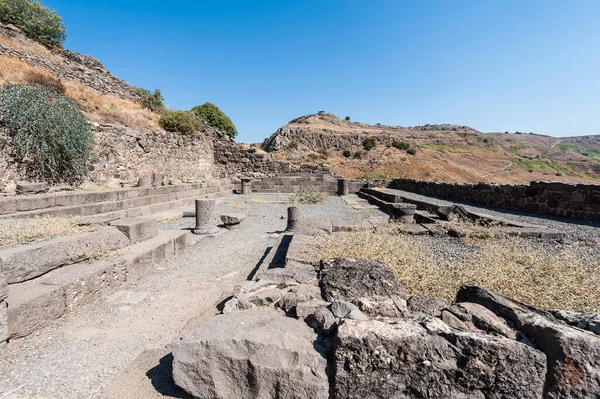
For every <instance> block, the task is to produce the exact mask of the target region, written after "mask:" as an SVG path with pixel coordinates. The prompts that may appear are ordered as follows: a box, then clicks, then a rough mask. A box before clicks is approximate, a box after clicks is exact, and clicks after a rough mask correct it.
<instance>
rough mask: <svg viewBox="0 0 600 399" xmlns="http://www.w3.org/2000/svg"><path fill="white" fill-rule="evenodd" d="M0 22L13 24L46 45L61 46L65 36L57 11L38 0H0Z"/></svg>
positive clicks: (50, 46)
mask: <svg viewBox="0 0 600 399" xmlns="http://www.w3.org/2000/svg"><path fill="white" fill-rule="evenodd" d="M0 22H2V23H4V24H13V25H15V26H16V27H18V28H20V29H21V30H22V31H23V33H24V34H25V35H26V36H27V37H29V38H31V39H33V40H35V41H38V42H40V43H41V44H43V45H44V46H46V47H49V48H54V47H62V44H63V42H64V41H65V39H66V38H67V35H66V34H65V30H66V29H65V25H64V24H63V21H62V18H61V17H60V16H59V15H58V13H57V12H56V11H55V10H54V9H52V8H49V7H46V6H44V5H43V4H42V3H41V2H39V1H34V0H0Z"/></svg>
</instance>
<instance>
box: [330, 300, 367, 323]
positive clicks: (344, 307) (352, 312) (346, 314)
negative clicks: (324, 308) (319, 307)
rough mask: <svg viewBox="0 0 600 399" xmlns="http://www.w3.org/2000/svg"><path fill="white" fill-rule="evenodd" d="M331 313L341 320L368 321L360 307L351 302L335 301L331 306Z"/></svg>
mask: <svg viewBox="0 0 600 399" xmlns="http://www.w3.org/2000/svg"><path fill="white" fill-rule="evenodd" d="M329 309H330V310H331V313H333V315H334V316H335V317H337V318H340V319H351V320H366V319H367V318H366V317H365V315H364V314H363V313H362V312H361V311H360V309H359V308H358V306H356V305H354V304H353V303H350V302H344V301H335V302H333V303H332V304H331V306H329Z"/></svg>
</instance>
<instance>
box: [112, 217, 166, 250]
mask: <svg viewBox="0 0 600 399" xmlns="http://www.w3.org/2000/svg"><path fill="white" fill-rule="evenodd" d="M110 225H111V226H115V227H116V228H117V229H119V230H120V231H121V232H122V233H123V234H125V235H126V236H127V238H129V241H130V242H131V244H135V243H138V242H141V241H144V240H147V239H149V238H152V237H155V236H156V235H157V234H158V225H157V224H156V220H154V219H152V218H127V219H119V220H115V221H114V222H111V223H110Z"/></svg>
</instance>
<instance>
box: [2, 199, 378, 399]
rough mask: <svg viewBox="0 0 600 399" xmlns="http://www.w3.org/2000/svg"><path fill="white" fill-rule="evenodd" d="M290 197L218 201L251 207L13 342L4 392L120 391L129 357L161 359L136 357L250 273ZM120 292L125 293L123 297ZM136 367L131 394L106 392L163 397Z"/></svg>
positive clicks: (308, 208)
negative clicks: (226, 226)
mask: <svg viewBox="0 0 600 399" xmlns="http://www.w3.org/2000/svg"><path fill="white" fill-rule="evenodd" d="M288 198H289V196H279V197H277V196H265V195H256V196H252V197H242V196H232V197H228V198H225V199H222V200H219V201H218V213H220V214H222V213H243V214H246V215H248V218H247V219H246V220H245V221H244V222H243V223H242V224H241V225H240V227H239V228H238V229H235V230H224V232H223V233H222V234H220V235H218V236H216V237H212V238H204V239H202V240H200V241H199V242H198V243H197V244H196V245H194V246H191V247H189V248H187V249H186V250H185V251H184V252H182V253H179V254H178V255H176V256H174V257H172V258H170V259H169V260H167V262H164V263H162V264H157V265H155V267H154V268H153V269H152V270H150V271H149V272H148V273H146V274H145V275H143V276H142V277H141V278H139V279H138V280H135V281H128V282H126V283H125V284H123V285H122V286H120V287H119V292H118V293H116V294H115V293H107V294H106V295H105V297H103V298H100V299H98V300H97V301H96V302H95V303H93V304H91V305H89V306H84V307H81V308H79V309H77V310H76V311H74V312H72V313H69V314H67V315H65V316H63V317H62V318H61V319H59V320H57V321H56V322H55V323H54V324H53V325H51V326H50V327H47V328H46V329H44V330H41V331H39V332H37V333H35V334H33V335H32V336H29V337H26V338H24V339H21V340H14V341H12V342H11V343H10V344H9V345H8V346H7V348H6V352H5V353H2V354H0V398H2V399H8V398H10V399H24V398H28V399H29V398H35V399H41V398H89V397H93V398H97V397H100V396H101V395H102V391H103V390H104V389H106V387H107V386H108V387H109V388H110V389H111V392H115V389H117V390H118V387H117V388H115V387H113V386H110V384H111V381H115V380H119V379H120V377H121V375H122V373H124V372H125V371H126V370H129V369H131V368H134V367H135V366H130V365H132V362H133V364H138V363H139V364H142V365H146V366H147V365H148V364H150V365H151V366H152V367H155V366H156V365H157V364H158V361H159V359H160V357H158V358H156V359H155V358H153V357H152V356H151V358H150V359H145V361H141V360H139V359H140V358H143V357H144V356H145V354H148V353H150V355H152V354H153V353H154V352H152V351H157V352H156V353H158V354H160V355H161V356H162V355H164V353H165V352H166V353H168V352H169V350H168V347H169V346H170V344H171V343H172V342H173V341H174V340H176V339H178V338H179V337H180V336H181V335H182V334H183V332H185V331H188V330H189V329H191V328H192V327H193V326H194V325H196V324H197V323H198V322H199V321H200V320H202V318H203V317H208V316H210V315H212V314H214V313H216V304H218V303H219V302H220V301H222V300H223V299H224V298H225V297H227V296H228V295H229V294H230V292H232V290H233V287H234V286H235V285H237V284H239V283H240V282H241V281H242V280H245V279H246V278H247V276H248V275H249V274H250V273H251V272H252V270H253V269H254V268H255V267H256V266H257V264H259V262H260V260H261V258H262V257H263V256H264V255H265V251H266V250H267V249H268V248H269V247H272V246H273V245H275V244H276V242H277V236H278V234H277V232H281V231H282V230H284V229H285V227H286V220H285V218H284V219H281V216H283V215H285V214H286V209H287V207H288V206H289V204H284V203H272V202H277V201H280V202H281V201H285V200H287V199H288ZM301 207H302V209H303V210H304V215H305V216H306V217H314V218H320V219H326V220H360V219H364V218H368V217H371V216H374V215H377V214H380V212H379V211H377V210H375V211H354V210H352V209H351V208H350V207H349V206H348V205H346V204H345V202H344V201H343V200H342V199H341V198H338V197H330V198H329V199H328V201H327V203H325V204H320V205H303V206H301ZM193 226H194V218H185V219H180V220H177V221H173V222H171V223H168V224H164V225H161V228H162V229H187V228H192V227H193ZM119 293H125V295H124V296H121V297H118V294H119ZM156 356H158V355H156ZM154 360H156V361H155V362H154V363H155V364H152V362H153V361H154ZM163 360H164V359H163ZM161 363H162V361H161ZM140 367H141V366H140ZM149 368H150V367H149ZM139 371H140V372H139V373H138V374H137V375H139V376H140V378H139V379H140V381H125V383H127V384H128V385H127V387H126V392H128V394H127V395H123V396H121V395H118V396H115V395H114V394H112V393H111V394H108V396H104V397H111V398H113V397H119V398H121V399H122V398H129V397H130V398H134V397H135V398H155V397H156V398H160V397H163V396H162V394H160V393H158V392H156V389H155V388H153V386H152V385H153V383H151V381H150V377H149V376H147V374H146V373H147V371H148V369H145V370H139ZM127 379H128V378H125V380H127ZM121 380H123V378H121ZM136 384H138V385H137V386H136ZM131 385H133V386H131ZM140 392H143V393H140ZM169 397H171V396H169ZM175 397H181V396H175Z"/></svg>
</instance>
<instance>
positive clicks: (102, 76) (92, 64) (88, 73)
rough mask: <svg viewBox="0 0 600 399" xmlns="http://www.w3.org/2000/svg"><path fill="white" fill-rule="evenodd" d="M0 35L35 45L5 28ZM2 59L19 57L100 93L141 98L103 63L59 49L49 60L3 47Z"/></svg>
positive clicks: (24, 51) (23, 51) (0, 29)
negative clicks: (4, 57) (3, 57)
mask: <svg viewBox="0 0 600 399" xmlns="http://www.w3.org/2000/svg"><path fill="white" fill-rule="evenodd" d="M0 36H7V37H11V38H13V39H14V40H18V41H20V42H23V43H26V44H29V45H31V46H34V45H35V42H33V41H32V40H30V39H28V38H26V37H25V36H24V35H22V34H20V33H18V32H15V31H13V30H10V29H7V28H6V27H4V26H3V25H2V26H0ZM0 56H7V57H12V58H18V59H20V60H22V61H25V62H27V63H28V64H29V65H32V66H37V67H40V68H44V69H46V70H48V71H50V72H52V73H53V74H54V75H56V77H58V78H59V79H60V80H73V81H76V82H78V83H81V84H82V85H84V86H87V87H90V88H92V89H94V90H96V91H97V92H98V93H100V94H104V95H112V96H117V97H120V98H126V99H135V98H137V94H136V93H135V91H134V89H133V87H132V86H130V85H129V84H128V83H127V82H125V81H124V80H122V79H119V78H117V77H116V76H113V75H111V74H110V72H108V71H107V70H106V69H105V68H104V65H102V63H101V62H100V61H98V60H96V59H95V58H93V57H90V56H87V55H83V54H79V53H74V52H71V51H69V50H62V49H59V50H55V51H54V54H53V56H50V57H49V56H42V55H39V54H36V53H33V52H31V51H27V50H22V49H17V48H12V47H8V46H5V45H4V44H0Z"/></svg>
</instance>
